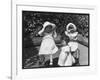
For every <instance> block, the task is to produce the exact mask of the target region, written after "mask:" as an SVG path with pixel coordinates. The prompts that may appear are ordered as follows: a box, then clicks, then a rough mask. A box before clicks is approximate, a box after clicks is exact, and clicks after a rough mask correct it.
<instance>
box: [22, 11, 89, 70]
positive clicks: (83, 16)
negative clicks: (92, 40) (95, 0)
mask: <svg viewBox="0 0 100 80" xmlns="http://www.w3.org/2000/svg"><path fill="white" fill-rule="evenodd" d="M89 16H90V15H89V14H87V13H69V12H48V11H27V10H23V11H22V69H34V68H35V69H36V68H58V67H66V68H68V67H84V66H89V63H90V61H89V59H90V56H89V55H90V53H89V48H90V47H89V29H90V26H89V21H90V20H89Z"/></svg>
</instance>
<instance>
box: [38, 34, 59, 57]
mask: <svg viewBox="0 0 100 80" xmlns="http://www.w3.org/2000/svg"><path fill="white" fill-rule="evenodd" d="M57 51H58V47H57V46H56V44H55V42H54V39H53V37H52V35H47V36H45V37H43V40H42V42H41V46H40V49H39V55H41V54H46V55H48V54H54V53H56V52H57Z"/></svg>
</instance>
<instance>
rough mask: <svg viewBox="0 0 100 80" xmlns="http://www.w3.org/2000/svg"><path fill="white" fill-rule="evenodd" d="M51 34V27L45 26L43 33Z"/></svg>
mask: <svg viewBox="0 0 100 80" xmlns="http://www.w3.org/2000/svg"><path fill="white" fill-rule="evenodd" d="M51 32H52V26H51V25H48V26H46V27H45V29H44V33H51Z"/></svg>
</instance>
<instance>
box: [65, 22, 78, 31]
mask: <svg viewBox="0 0 100 80" xmlns="http://www.w3.org/2000/svg"><path fill="white" fill-rule="evenodd" d="M70 27H72V28H73V30H74V31H76V29H77V28H76V26H75V24H73V23H68V25H67V26H66V31H67V32H70V31H71V30H72V29H70Z"/></svg>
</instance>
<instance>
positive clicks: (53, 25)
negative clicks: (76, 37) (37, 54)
mask: <svg viewBox="0 0 100 80" xmlns="http://www.w3.org/2000/svg"><path fill="white" fill-rule="evenodd" d="M48 25H51V26H52V29H54V28H55V27H56V25H55V24H53V23H51V22H48V21H46V22H44V24H43V28H42V29H41V30H40V31H39V32H38V34H39V35H41V34H42V33H43V32H44V29H45V28H46V27H47V26H48Z"/></svg>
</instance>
